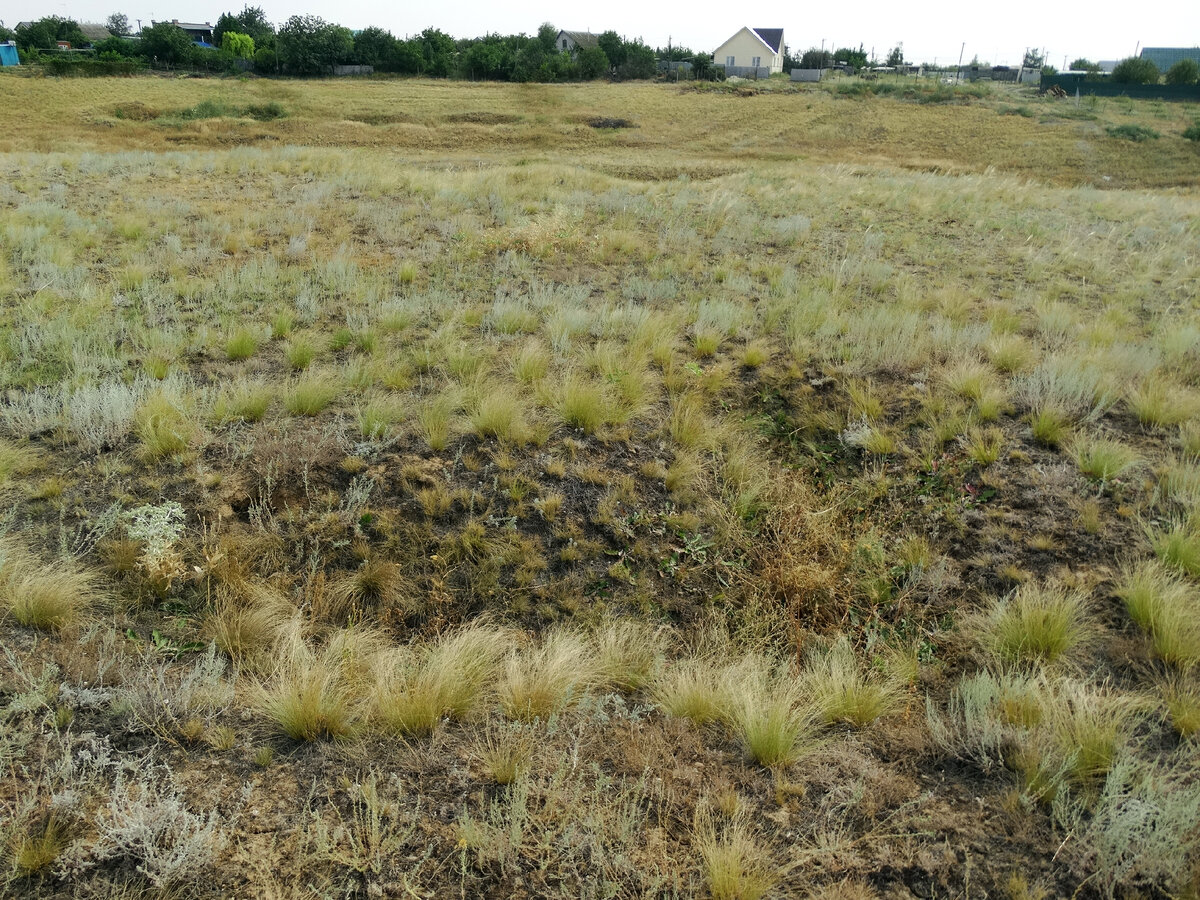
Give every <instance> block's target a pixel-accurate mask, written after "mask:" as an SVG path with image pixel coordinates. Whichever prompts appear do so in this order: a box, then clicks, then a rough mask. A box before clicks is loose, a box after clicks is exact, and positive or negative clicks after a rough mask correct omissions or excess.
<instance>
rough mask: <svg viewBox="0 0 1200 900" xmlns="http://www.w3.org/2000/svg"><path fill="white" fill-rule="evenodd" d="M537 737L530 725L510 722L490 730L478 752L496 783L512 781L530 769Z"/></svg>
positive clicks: (509, 782) (502, 783) (481, 742)
mask: <svg viewBox="0 0 1200 900" xmlns="http://www.w3.org/2000/svg"><path fill="white" fill-rule="evenodd" d="M533 749H534V738H533V735H532V734H531V733H530V731H529V726H528V725H524V724H521V723H519V722H510V723H508V724H507V725H502V726H500V727H499V728H494V729H489V730H488V731H487V732H486V733H485V734H484V737H483V739H482V740H481V741H480V742H479V744H478V750H477V753H478V754H479V758H480V760H481V761H482V762H483V766H484V768H485V769H486V770H487V773H488V774H489V775H490V776H491V777H492V780H493V781H494V782H496V784H500V785H505V784H513V783H514V782H516V781H517V779H519V778H520V777H521V776H523V775H524V774H525V773H526V772H528V771H529V767H530V765H531V764H532V762H533V759H532V757H533Z"/></svg>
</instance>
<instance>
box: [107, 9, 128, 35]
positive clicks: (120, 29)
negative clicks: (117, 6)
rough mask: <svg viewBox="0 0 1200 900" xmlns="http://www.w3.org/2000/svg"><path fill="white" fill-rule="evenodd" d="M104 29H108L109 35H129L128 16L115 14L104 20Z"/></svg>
mask: <svg viewBox="0 0 1200 900" xmlns="http://www.w3.org/2000/svg"><path fill="white" fill-rule="evenodd" d="M104 27H105V28H107V29H108V31H109V34H115V35H116V36H117V37H125V35H127V34H129V16H127V15H125V13H119V12H115V13H113V14H112V15H111V16H109V17H108V18H107V19H105V20H104Z"/></svg>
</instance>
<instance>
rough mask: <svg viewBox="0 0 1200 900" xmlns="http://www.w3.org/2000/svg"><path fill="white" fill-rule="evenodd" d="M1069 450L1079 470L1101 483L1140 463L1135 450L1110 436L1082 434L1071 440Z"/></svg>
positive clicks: (1118, 476) (1117, 476)
mask: <svg viewBox="0 0 1200 900" xmlns="http://www.w3.org/2000/svg"><path fill="white" fill-rule="evenodd" d="M1070 451H1071V456H1072V457H1073V458H1074V459H1075V464H1076V465H1077V466H1079V471H1080V472H1082V473H1083V474H1084V475H1086V476H1087V477H1088V478H1090V479H1092V480H1093V481H1099V482H1101V483H1105V482H1108V481H1112V480H1113V479H1114V478H1120V477H1121V476H1122V475H1125V474H1126V473H1128V472H1130V471H1131V470H1133V469H1135V468H1136V467H1137V466H1138V465H1140V463H1141V457H1140V456H1139V455H1138V453H1137V451H1136V450H1134V449H1133V448H1132V447H1129V446H1128V445H1126V444H1123V443H1121V442H1120V441H1114V440H1112V439H1110V438H1102V437H1095V436H1090V435H1086V436H1082V437H1079V438H1076V440H1075V441H1073V442H1072V444H1071V446H1070Z"/></svg>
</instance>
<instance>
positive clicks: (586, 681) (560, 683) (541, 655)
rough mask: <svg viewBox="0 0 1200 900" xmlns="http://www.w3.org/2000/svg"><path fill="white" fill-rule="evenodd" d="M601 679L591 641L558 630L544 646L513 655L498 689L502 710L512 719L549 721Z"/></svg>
mask: <svg viewBox="0 0 1200 900" xmlns="http://www.w3.org/2000/svg"><path fill="white" fill-rule="evenodd" d="M597 677H598V673H597V671H596V666H595V662H594V656H593V651H592V648H591V647H590V646H589V645H588V644H587V642H586V641H584V640H583V639H582V638H580V637H578V636H577V635H573V634H570V633H569V632H566V631H555V632H552V633H550V634H549V635H547V636H546V637H545V638H544V639H543V641H542V643H541V645H540V646H538V647H536V648H533V649H529V650H526V651H524V652H519V651H513V652H511V653H510V654H509V656H508V658H507V659H506V660H505V662H504V665H503V669H502V673H501V676H500V681H499V684H498V686H497V692H498V696H499V702H500V708H501V709H502V710H503V712H504V715H505V717H506V718H508V719H512V720H515V721H519V722H532V721H534V720H540V721H543V722H545V721H548V720H549V719H550V718H551V717H553V716H555V715H557V714H558V713H560V712H562V711H563V710H565V709H567V708H569V707H570V706H573V705H574V704H576V703H578V702H579V701H580V700H581V699H582V698H583V697H584V696H585V695H586V694H587V693H588V692H589V691H590V690H591V689H592V687H593V686H594V685H595V684H596V681H597Z"/></svg>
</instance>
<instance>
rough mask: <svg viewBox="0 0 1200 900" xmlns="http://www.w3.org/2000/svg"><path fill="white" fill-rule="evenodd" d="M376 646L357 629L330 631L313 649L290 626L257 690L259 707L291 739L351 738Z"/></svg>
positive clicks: (372, 636)
mask: <svg viewBox="0 0 1200 900" xmlns="http://www.w3.org/2000/svg"><path fill="white" fill-rule="evenodd" d="M381 644H382V642H381V641H380V640H379V639H378V637H377V636H376V635H375V634H373V633H372V632H370V631H369V630H368V629H362V628H359V629H350V630H343V631H339V632H334V633H333V634H332V635H330V637H329V639H328V640H327V641H326V644H325V646H324V647H323V648H321V649H313V648H312V647H310V646H309V645H308V644H307V642H306V641H305V640H304V638H303V636H302V634H301V633H300V629H299V625H298V623H296V624H295V625H294V627H293V628H292V629H291V630H290V632H289V633H288V634H287V635H286V636H285V637H284V639H283V640H281V643H280V648H279V660H278V664H277V666H276V668H275V671H274V673H273V674H272V677H271V678H270V680H269V681H266V682H260V683H259V685H258V687H257V691H256V694H257V697H256V700H257V705H258V707H259V709H261V710H262V711H263V712H264V713H265V714H266V715H267V716H268V717H270V718H271V719H273V720H274V721H275V723H276V724H277V725H278V726H279V729H280V730H281V731H282V732H283V733H284V734H286V735H287V736H288V737H290V738H292V739H293V740H296V741H305V742H308V741H315V740H320V739H322V738H330V739H335V740H336V739H344V738H348V737H351V736H352V735H353V734H355V733H356V731H357V729H358V726H359V723H360V721H361V719H362V716H363V714H364V712H365V708H364V699H365V696H366V693H367V684H369V683H370V681H371V679H372V677H373V675H374V668H375V664H376V660H377V658H378V656H379V653H380V647H381Z"/></svg>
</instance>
